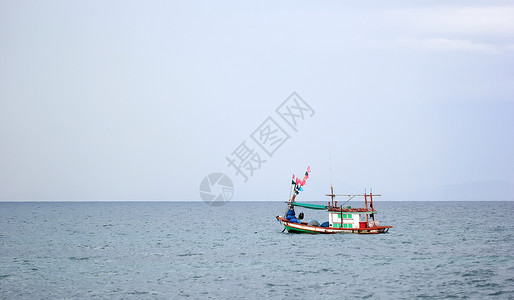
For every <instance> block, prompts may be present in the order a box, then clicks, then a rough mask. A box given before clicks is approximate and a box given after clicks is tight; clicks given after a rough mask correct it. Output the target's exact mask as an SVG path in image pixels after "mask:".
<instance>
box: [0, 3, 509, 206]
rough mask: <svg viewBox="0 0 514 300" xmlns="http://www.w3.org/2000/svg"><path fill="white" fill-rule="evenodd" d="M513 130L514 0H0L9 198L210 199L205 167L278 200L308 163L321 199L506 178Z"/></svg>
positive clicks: (238, 196)
mask: <svg viewBox="0 0 514 300" xmlns="http://www.w3.org/2000/svg"><path fill="white" fill-rule="evenodd" d="M294 91H296V92H297V94H298V95H299V96H300V97H301V98H302V99H303V100H304V101H305V103H307V104H308V105H309V107H310V108H311V109H312V111H308V113H307V111H305V112H306V114H305V116H304V118H303V119H298V124H297V127H296V128H295V129H296V131H295V130H294V129H293V127H291V126H289V125H288V124H287V123H285V120H284V119H282V118H281V116H280V115H279V114H278V113H277V112H276V111H275V110H276V109H277V108H278V107H279V106H280V105H281V104H282V103H283V102H284V101H285V100H286V98H287V97H288V96H289V95H291V93H293V92H294ZM286 105H287V104H286ZM268 118H271V119H272V120H273V121H275V122H276V123H277V124H278V125H279V126H280V128H282V130H283V131H284V132H286V133H287V135H288V136H289V138H288V139H287V140H285V142H284V143H282V144H281V145H280V147H278V148H277V149H275V151H274V152H273V153H272V155H269V154H267V153H266V152H264V150H263V149H262V148H260V146H259V145H257V144H256V141H255V140H253V139H252V134H253V133H254V132H255V131H256V130H257V129H258V128H260V126H261V124H263V122H265V121H266V120H267V119H268ZM513 128H514V4H513V3H512V1H450V2H448V1H378V0H376V1H205V2H200V1H183V2H170V1H70V0H66V1H1V2H0V143H1V144H0V200H200V196H199V192H198V190H199V186H200V182H201V181H202V179H203V178H204V177H205V176H206V175H208V174H210V173H213V172H221V173H224V174H226V175H227V176H229V177H230V178H231V179H232V181H233V184H234V186H235V194H234V198H233V200H278V199H283V200H285V199H287V196H288V193H289V181H290V178H291V176H292V174H293V173H294V174H296V175H300V176H301V175H303V173H304V172H305V170H306V168H307V166H308V165H310V167H311V169H312V172H311V177H310V178H309V180H308V182H307V184H306V186H305V191H304V193H305V196H304V197H305V198H307V199H316V200H319V199H318V198H320V199H322V198H321V195H322V194H324V193H326V192H328V191H329V188H330V184H331V183H333V184H334V185H335V187H336V192H349V193H354V192H362V191H363V189H364V188H365V187H370V186H372V187H373V190H374V191H376V192H380V193H381V194H383V195H387V194H389V195H394V194H398V193H401V192H402V191H405V190H414V189H423V188H431V187H437V186H440V185H447V184H458V183H465V182H468V181H491V180H500V181H507V182H514V159H513V157H514V155H513V154H514V130H513ZM243 142H245V145H247V146H248V147H249V148H250V149H251V150H253V152H252V153H259V154H260V158H261V159H262V160H265V162H263V163H262V164H261V166H260V169H258V170H255V171H254V174H253V175H252V176H248V181H247V182H245V180H244V178H243V176H241V174H236V169H235V168H234V167H231V166H229V165H228V161H227V158H234V155H233V153H234V151H235V150H236V149H237V148H238V147H239V146H240V145H241V144H242V143H243ZM276 145H277V144H275V146H276ZM330 156H331V159H330ZM330 169H331V170H332V171H330ZM389 200H394V199H391V198H389Z"/></svg>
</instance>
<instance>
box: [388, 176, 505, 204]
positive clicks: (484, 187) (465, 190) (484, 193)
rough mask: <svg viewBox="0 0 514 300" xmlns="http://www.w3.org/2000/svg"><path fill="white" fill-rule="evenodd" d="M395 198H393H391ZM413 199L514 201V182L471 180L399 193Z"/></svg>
mask: <svg viewBox="0 0 514 300" xmlns="http://www.w3.org/2000/svg"><path fill="white" fill-rule="evenodd" d="M391 200H393V199H391ZM395 200H412V201H514V184H512V183H511V182H507V181H499V180H493V181H469V182H465V183H460V184H449V185H443V186H439V187H436V188H432V189H422V190H417V191H412V192H410V193H408V194H407V193H406V194H402V195H397V197H396V199H395Z"/></svg>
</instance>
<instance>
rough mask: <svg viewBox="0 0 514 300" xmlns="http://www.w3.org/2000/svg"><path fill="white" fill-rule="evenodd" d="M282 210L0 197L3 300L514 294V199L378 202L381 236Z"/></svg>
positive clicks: (255, 205)
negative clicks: (297, 223) (323, 228)
mask: <svg viewBox="0 0 514 300" xmlns="http://www.w3.org/2000/svg"><path fill="white" fill-rule="evenodd" d="M358 204H359V203H356V205H355V206H356V207H358V206H359V205H358ZM350 205H351V204H350ZM285 208H286V207H285V203H284V202H280V201H277V202H236V201H231V202H228V203H226V204H225V205H223V206H220V207H212V206H209V205H207V204H205V203H203V202H32V203H30V202H26V203H8V202H3V203H0V299H183V298H184V299H185V298H189V299H261V298H270V299H447V298H450V299H453V298H455V299H514V217H513V213H514V202H493V201H487V202H436V201H434V202H385V201H382V202H381V201H375V209H376V210H378V212H379V213H378V214H377V215H376V217H377V220H380V224H381V225H392V226H393V228H392V229H390V230H389V232H388V233H386V234H376V235H358V234H335V235H311V234H292V233H287V232H282V230H283V226H281V224H280V223H279V222H278V221H277V220H276V218H275V216H277V215H282V214H283V213H284V212H285ZM299 211H303V212H304V214H305V219H304V220H307V221H308V220H312V219H315V220H318V221H320V222H324V221H328V218H327V215H328V214H327V213H326V212H324V211H313V210H307V209H303V210H302V209H298V208H297V212H299Z"/></svg>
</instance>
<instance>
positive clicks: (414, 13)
mask: <svg viewBox="0 0 514 300" xmlns="http://www.w3.org/2000/svg"><path fill="white" fill-rule="evenodd" d="M387 15H388V18H389V19H390V21H393V19H394V20H396V22H397V23H401V24H403V26H408V27H409V28H411V29H412V30H414V31H417V32H426V33H445V34H447V35H468V34H472V35H482V36H496V37H498V38H508V37H513V36H514V6H512V5H509V6H490V7H485V6H482V7H455V6H438V7H431V8H416V9H402V10H392V11H390V12H389V13H388V14H387Z"/></svg>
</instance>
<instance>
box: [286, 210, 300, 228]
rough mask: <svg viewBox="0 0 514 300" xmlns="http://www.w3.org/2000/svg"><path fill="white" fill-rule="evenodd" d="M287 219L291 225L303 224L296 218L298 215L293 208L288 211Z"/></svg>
mask: <svg viewBox="0 0 514 300" xmlns="http://www.w3.org/2000/svg"><path fill="white" fill-rule="evenodd" d="M286 219H287V220H288V221H289V222H291V223H298V224H300V223H301V221H300V220H298V219H297V218H296V213H295V212H294V208H292V207H291V209H289V210H288V211H287V213H286Z"/></svg>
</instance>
